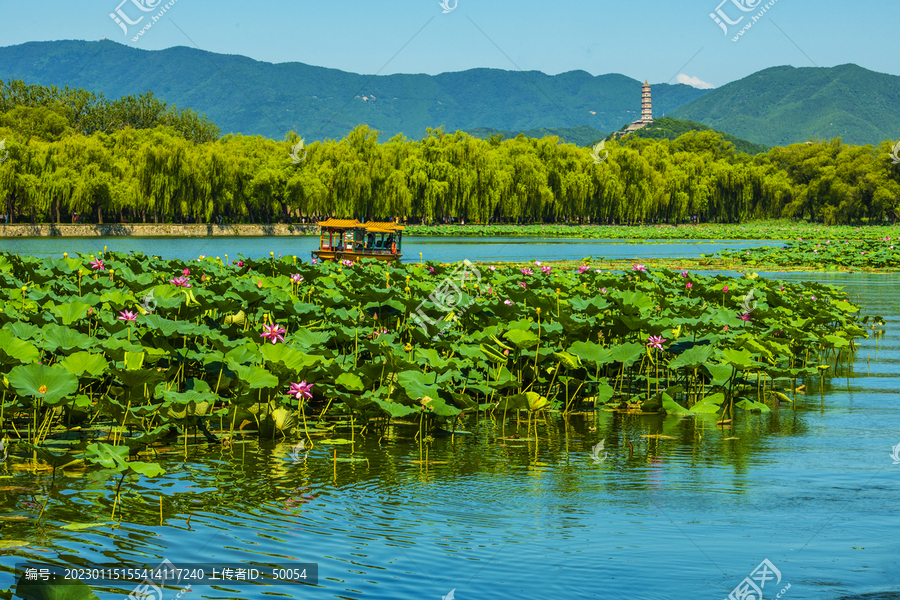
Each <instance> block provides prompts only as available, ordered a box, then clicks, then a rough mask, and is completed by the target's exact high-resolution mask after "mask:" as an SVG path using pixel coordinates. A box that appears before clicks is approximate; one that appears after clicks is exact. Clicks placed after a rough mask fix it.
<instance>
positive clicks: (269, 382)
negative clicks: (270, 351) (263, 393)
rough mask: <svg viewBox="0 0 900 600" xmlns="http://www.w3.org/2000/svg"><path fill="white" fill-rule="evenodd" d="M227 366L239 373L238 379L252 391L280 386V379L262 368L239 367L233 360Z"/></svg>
mask: <svg viewBox="0 0 900 600" xmlns="http://www.w3.org/2000/svg"><path fill="white" fill-rule="evenodd" d="M227 364H228V368H229V369H231V370H232V371H234V372H235V373H237V376H238V379H239V380H240V381H241V382H242V383H243V384H245V385H247V386H248V387H249V388H250V389H251V390H256V389H260V388H274V387H277V386H278V378H277V377H275V376H274V375H272V373H270V372H269V371H267V370H266V369H264V368H262V367H257V366H255V365H253V366H246V365H239V364H237V363H235V362H234V361H233V360H229V361H227Z"/></svg>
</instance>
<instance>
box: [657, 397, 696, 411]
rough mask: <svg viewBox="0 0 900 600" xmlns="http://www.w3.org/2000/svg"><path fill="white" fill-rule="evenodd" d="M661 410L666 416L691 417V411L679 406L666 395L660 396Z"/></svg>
mask: <svg viewBox="0 0 900 600" xmlns="http://www.w3.org/2000/svg"><path fill="white" fill-rule="evenodd" d="M662 408H663V410H664V411H665V412H666V414H667V415H692V414H694V413H693V411H691V410H689V409H687V408H685V407H683V406H681V405H680V404H678V403H677V402H675V400H674V399H673V398H672V396H670V395H669V394H667V393H665V392H664V393H663V394H662Z"/></svg>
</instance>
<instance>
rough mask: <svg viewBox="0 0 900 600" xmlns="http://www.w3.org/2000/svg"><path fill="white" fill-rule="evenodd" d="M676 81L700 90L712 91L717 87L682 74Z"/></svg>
mask: <svg viewBox="0 0 900 600" xmlns="http://www.w3.org/2000/svg"><path fill="white" fill-rule="evenodd" d="M676 80H677V81H678V83H684V84H686V85H689V86H691V87H695V88H697V89H700V90H711V89H713V88H715V87H716V86H714V85H713V84H711V83H706V82H705V81H702V80H701V79H700V78H699V77H688V76H687V75H685V74H684V73H681V74H680V75H679V76H678V77H676Z"/></svg>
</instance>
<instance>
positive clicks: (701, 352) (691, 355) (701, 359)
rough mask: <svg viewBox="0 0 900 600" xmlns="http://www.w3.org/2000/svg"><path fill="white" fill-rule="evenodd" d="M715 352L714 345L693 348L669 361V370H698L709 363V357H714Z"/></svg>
mask: <svg viewBox="0 0 900 600" xmlns="http://www.w3.org/2000/svg"><path fill="white" fill-rule="evenodd" d="M714 351H715V347H714V346H712V345H708V346H699V345H698V346H693V347H691V348H688V349H687V350H685V351H684V352H682V353H681V354H679V355H678V356H676V357H675V358H673V359H672V360H671V361H669V368H670V369H681V368H686V369H696V368H698V367H700V365H702V364H703V363H705V362H706V361H708V360H709V357H710V356H712V354H713V352H714Z"/></svg>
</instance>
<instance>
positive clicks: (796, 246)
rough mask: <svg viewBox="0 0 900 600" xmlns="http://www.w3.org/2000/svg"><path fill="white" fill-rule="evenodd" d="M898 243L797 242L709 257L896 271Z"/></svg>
mask: <svg viewBox="0 0 900 600" xmlns="http://www.w3.org/2000/svg"><path fill="white" fill-rule="evenodd" d="M896 245H900V244H898V239H897V238H896V237H895V238H890V237H885V238H883V239H879V240H866V241H847V240H842V241H841V240H833V239H829V240H823V241H821V242H811V241H803V240H799V241H796V242H790V243H788V244H785V245H784V246H783V247H774V246H764V247H761V248H744V249H740V250H736V249H731V250H720V251H718V252H716V253H714V254H710V255H708V256H709V257H710V258H721V259H723V260H725V261H734V262H738V263H741V264H743V265H747V266H756V265H769V266H780V267H784V266H790V267H799V268H823V269H896V268H898V267H900V248H895V246H896Z"/></svg>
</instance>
